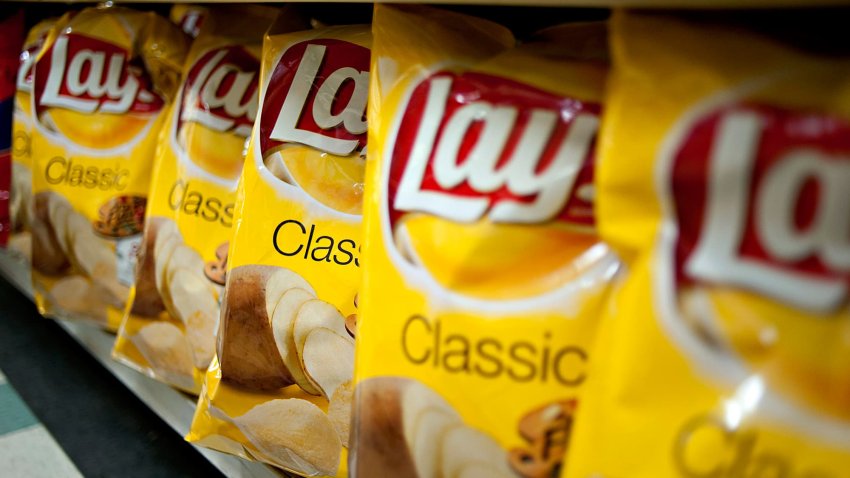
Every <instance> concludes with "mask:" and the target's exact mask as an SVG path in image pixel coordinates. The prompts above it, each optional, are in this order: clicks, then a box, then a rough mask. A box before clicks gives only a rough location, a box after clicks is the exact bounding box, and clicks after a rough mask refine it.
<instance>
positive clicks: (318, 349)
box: [187, 25, 371, 476]
mask: <svg viewBox="0 0 850 478" xmlns="http://www.w3.org/2000/svg"><path fill="white" fill-rule="evenodd" d="M279 31H280V30H279V28H278V26H277V25H275V27H273V29H272V31H270V32H269V34H268V35H267V36H266V39H265V42H264V44H263V63H262V81H261V83H260V85H261V87H260V112H259V115H258V117H257V122H256V123H255V125H254V130H253V132H252V134H251V139H250V143H249V146H248V155H247V158H246V162H245V167H244V168H243V170H242V178H241V182H240V187H239V193H238V200H237V206H236V218H235V220H234V235H233V238H232V240H231V243H230V250H229V253H228V261H227V283H226V286H225V292H224V297H223V299H222V314H221V325H220V327H219V332H218V348H217V359H216V360H214V361H213V363H212V365H211V366H210V370H209V373H208V374H207V376H206V384H205V388H204V391H203V392H202V394H201V398H200V400H199V403H198V409H197V412H196V414H195V419H194V421H193V423H192V429H191V432H190V433H189V436H188V437H187V438H188V439H189V440H190V441H193V442H197V443H199V444H202V445H206V446H210V447H212V448H216V449H219V450H222V451H226V452H230V453H233V454H237V455H239V456H243V457H246V458H253V459H257V460H261V461H264V462H266V463H269V464H272V465H275V466H278V467H280V468H283V469H285V470H288V471H291V472H294V473H298V474H300V475H307V476H315V475H336V476H345V475H346V467H345V463H346V454H345V447H347V445H348V437H347V428H348V427H347V424H348V417H349V410H350V408H351V406H350V402H351V378H352V374H353V367H354V339H353V338H352V337H351V336H350V335H349V333H348V331H347V330H346V327H345V317H347V316H349V315H351V314H353V313H354V312H355V302H356V294H357V289H358V286H359V284H360V269H359V267H360V261H359V248H360V215H361V203H362V193H363V175H364V167H365V158H364V156H365V149H364V148H365V145H366V100H367V97H368V87H369V59H370V54H369V48H370V46H371V34H370V31H369V27H368V25H357V26H339V27H328V28H321V29H316V30H309V31H303V32H297V33H284V34H281V33H279Z"/></svg>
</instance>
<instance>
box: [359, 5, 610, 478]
mask: <svg viewBox="0 0 850 478" xmlns="http://www.w3.org/2000/svg"><path fill="white" fill-rule="evenodd" d="M565 28H566V27H565ZM373 30H374V35H375V38H374V49H373V61H372V65H373V68H372V75H373V76H372V86H371V89H370V99H369V101H370V103H369V135H370V138H369V155H370V160H369V162H368V168H367V175H366V178H367V190H366V203H365V204H366V205H365V209H366V215H365V234H366V242H365V247H364V250H363V259H362V261H363V263H364V264H365V269H364V276H363V286H362V288H361V293H360V297H359V310H360V313H361V314H362V316H363V317H364V319H363V321H362V323H358V324H357V328H356V335H357V341H358V342H357V352H356V354H357V360H356V363H357V367H356V377H355V378H356V380H355V383H356V387H355V402H354V410H353V413H354V420H353V422H352V447H353V450H352V454H351V457H350V471H351V474H352V476H357V477H373V476H396V477H419V478H433V477H443V476H445V477H449V476H453V477H475V476H482V477H483V476H487V477H526V478H537V477H549V476H555V475H557V473H558V472H559V470H560V468H561V466H562V462H563V460H564V456H565V455H566V454H567V448H568V446H569V442H570V434H571V427H572V422H573V416H574V414H575V412H576V410H577V409H580V408H581V407H583V406H584V398H583V396H582V390H583V388H584V386H583V384H584V382H585V380H586V378H587V364H588V362H589V361H591V360H592V359H593V357H594V356H595V353H596V352H595V351H593V350H592V349H591V348H590V346H591V342H592V340H593V337H594V335H595V331H596V325H597V318H598V314H599V312H600V309H601V306H602V303H603V299H604V298H605V294H606V291H607V289H608V287H607V285H608V283H609V282H610V279H611V278H612V276H613V274H614V273H615V272H616V270H617V261H616V259H615V258H614V257H613V255H612V254H611V253H610V252H609V251H608V249H607V248H606V247H605V246H604V245H603V244H602V243H601V242H600V240H599V239H598V237H597V235H596V233H595V230H594V216H593V169H594V163H595V159H594V157H595V141H596V135H597V130H598V126H599V121H600V114H601V112H602V108H603V106H602V91H603V88H604V84H605V75H606V72H607V67H606V65H605V64H604V63H603V62H598V61H595V60H592V59H588V58H586V57H582V55H581V52H579V51H573V50H571V48H570V43H569V42H565V43H559V42H558V41H557V40H554V39H545V40H541V42H539V43H531V44H527V45H523V46H521V47H515V46H514V40H513V38H512V36H511V35H510V33H509V32H508V31H507V30H506V29H504V28H503V27H501V26H499V25H496V24H493V23H491V22H488V21H485V20H481V19H477V18H474V17H469V16H465V15H460V14H456V13H451V12H445V11H441V10H436V9H433V8H428V7H395V6H384V5H378V6H376V9H375V17H374V27H373ZM596 32H597V33H596V34H597V35H600V36H601V38H603V39H604V32H605V30H604V26H603V25H599V26H597V30H596ZM567 456H568V455H567Z"/></svg>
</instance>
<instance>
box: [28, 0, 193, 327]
mask: <svg viewBox="0 0 850 478" xmlns="http://www.w3.org/2000/svg"><path fill="white" fill-rule="evenodd" d="M186 49H187V43H186V39H185V36H184V35H183V33H181V32H180V31H179V30H178V29H177V27H175V26H174V25H172V24H171V23H169V22H168V21H167V20H165V19H163V18H160V17H158V16H157V15H155V14H153V13H143V12H138V11H135V10H130V9H125V8H118V7H115V8H112V7H110V8H87V9H84V10H82V11H80V12H77V13H75V14H66V15H65V16H64V17H62V18H61V19H60V20H58V21H57V22H56V24H55V25H54V26H53V27H52V28H51V30H50V32H49V34H48V35H47V37H46V39H45V41H44V45H43V47H42V49H41V51H40V52H39V53H38V56H37V59H36V61H35V64H34V66H33V80H32V97H31V101H32V105H33V109H32V118H31V120H32V136H31V146H30V147H31V151H32V193H33V198H32V213H31V217H30V223H29V225H30V230H31V234H32V268H33V288H34V289H35V295H36V304H37V305H38V308H39V311H40V312H41V313H42V314H44V315H47V316H56V315H61V316H63V317H75V318H83V319H88V320H92V321H95V322H96V323H98V324H101V325H103V326H104V327H106V328H108V329H111V330H115V329H117V328H118V325H119V324H120V321H121V317H122V315H123V309H124V306H125V304H126V302H127V299H128V294H129V291H130V287H131V286H132V284H133V276H134V274H133V271H134V268H135V261H136V251H137V248H138V246H139V243H140V241H141V233H142V227H143V225H144V218H145V205H146V202H147V194H148V189H149V185H150V179H151V169H152V167H153V162H154V161H153V159H154V152H155V149H156V139H157V136H158V135H159V130H160V127H161V125H162V123H163V121H164V120H165V117H166V115H165V112H166V111H167V109H168V108H167V106H168V104H169V102H170V101H171V99H172V98H173V96H174V93H175V90H176V88H177V86H178V84H179V77H180V69H181V67H182V64H183V59H184V57H185V54H186Z"/></svg>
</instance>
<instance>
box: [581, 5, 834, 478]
mask: <svg viewBox="0 0 850 478" xmlns="http://www.w3.org/2000/svg"><path fill="white" fill-rule="evenodd" d="M612 27H613V52H614V54H613V55H614V72H613V78H612V80H611V83H610V89H609V92H608V97H607V116H606V117H605V120H604V125H603V128H602V131H603V133H602V137H601V138H600V145H601V151H600V159H599V164H598V169H597V182H596V185H597V221H598V224H599V229H600V232H601V235H602V237H603V239H605V240H606V241H608V242H610V244H611V245H612V246H613V247H614V248H615V249H616V250H617V251H618V252H620V253H621V255H622V257H623V258H624V260H625V262H626V263H627V266H628V267H627V270H628V274H627V275H626V277H625V278H624V280H623V282H622V284H621V286H620V287H618V290H617V292H616V293H615V294H613V295H612V299H611V306H610V307H609V308H608V310H607V313H606V315H605V317H604V318H603V325H602V328H601V331H600V333H599V340H598V342H597V347H598V348H599V349H601V350H605V354H604V356H601V358H600V359H599V360H598V361H595V362H594V363H593V365H592V366H591V373H592V375H591V379H590V381H589V385H588V393H587V399H586V400H585V406H583V407H580V408H579V410H578V416H577V422H576V423H577V429H576V433H575V434H574V440H573V446H574V449H573V454H572V455H571V463H570V467H569V468H568V469H567V474H566V476H568V477H576V478H578V477H581V478H585V477H588V476H605V477H633V478H650V477H651V478H658V477H698V476H699V477H703V476H705V477H708V476H717V477H720V476H723V477H727V476H728V477H732V476H736V477H738V476H740V477H756V476H758V477H766V476H770V477H780V476H781V477H804V476H805V477H815V476H817V477H823V478H847V477H850V308H848V293H847V284H848V277H850V276H848V271H850V262H848V258H850V242H848V221H850V215H848V208H847V206H848V204H850V196H848V194H850V193H848V191H850V97H848V95H847V92H848V91H850V90H848V87H850V57H848V56H825V55H818V56H815V55H813V54H811V53H807V52H806V51H805V50H802V49H800V48H798V47H796V46H794V45H793V44H789V43H786V42H783V41H780V39H779V38H773V37H769V36H766V35H760V34H756V33H755V32H753V31H746V30H743V29H741V28H733V27H731V26H724V25H719V24H706V23H704V22H700V23H696V22H691V21H686V20H684V19H676V18H673V17H663V16H651V15H646V14H644V15H641V14H636V13H626V12H618V13H617V14H616V15H615V17H614V20H613V25H612ZM707 38H708V39H710V41H706V39H707Z"/></svg>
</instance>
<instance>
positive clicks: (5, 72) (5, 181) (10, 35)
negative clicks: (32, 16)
mask: <svg viewBox="0 0 850 478" xmlns="http://www.w3.org/2000/svg"><path fill="white" fill-rule="evenodd" d="M0 29H2V31H3V37H2V38H0V128H2V129H0V247H6V246H7V244H8V241H9V233H10V231H11V229H12V212H13V211H12V210H11V209H12V208H11V201H10V199H11V198H10V196H11V191H12V116H13V111H14V105H15V85H16V82H15V77H16V72H17V71H18V63H19V62H18V55H19V53H20V51H21V43H22V42H23V40H24V12H23V10H19V9H17V10H16V9H9V10H7V11H6V12H3V13H2V14H0Z"/></svg>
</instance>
